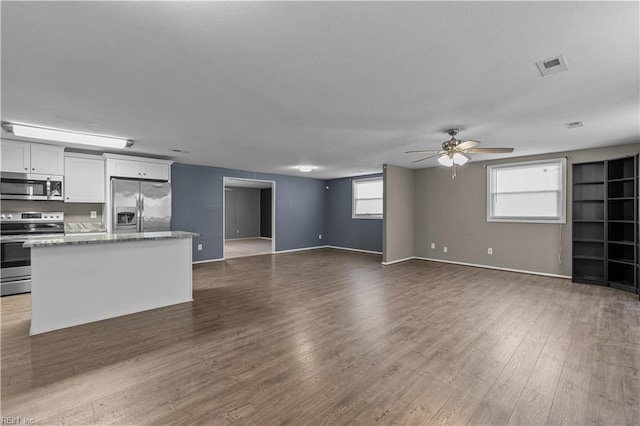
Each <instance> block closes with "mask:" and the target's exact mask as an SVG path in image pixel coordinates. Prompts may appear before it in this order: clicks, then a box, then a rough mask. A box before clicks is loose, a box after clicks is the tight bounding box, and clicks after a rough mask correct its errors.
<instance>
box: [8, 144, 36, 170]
mask: <svg viewBox="0 0 640 426" xmlns="http://www.w3.org/2000/svg"><path fill="white" fill-rule="evenodd" d="M30 169H31V144H30V143H27V142H15V141H5V140H3V141H2V171H3V172H13V173H29V172H30V171H31V170H30Z"/></svg>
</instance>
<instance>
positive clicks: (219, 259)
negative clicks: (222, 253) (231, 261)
mask: <svg viewBox="0 0 640 426" xmlns="http://www.w3.org/2000/svg"><path fill="white" fill-rule="evenodd" d="M223 260H224V259H223V258H222V257H219V258H217V259H207V260H196V261H193V262H191V264H192V265H196V264H198V263H211V262H221V261H223Z"/></svg>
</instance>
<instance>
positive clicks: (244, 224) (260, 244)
mask: <svg viewBox="0 0 640 426" xmlns="http://www.w3.org/2000/svg"><path fill="white" fill-rule="evenodd" d="M223 185H224V191H223V192H224V196H223V227H222V229H223V242H224V244H223V258H224V259H232V258H236V257H245V256H256V255H261V254H269V253H274V252H275V251H276V214H275V212H276V209H275V207H276V198H275V197H276V183H275V182H274V181H268V180H258V179H244V178H233V177H225V178H224V179H223Z"/></svg>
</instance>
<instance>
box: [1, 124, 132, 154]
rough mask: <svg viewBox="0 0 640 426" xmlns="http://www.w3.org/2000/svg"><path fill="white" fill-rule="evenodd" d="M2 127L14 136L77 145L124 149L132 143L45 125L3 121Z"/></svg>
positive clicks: (126, 140)
mask: <svg viewBox="0 0 640 426" xmlns="http://www.w3.org/2000/svg"><path fill="white" fill-rule="evenodd" d="M2 127H3V128H4V129H5V130H6V131H7V132H10V133H13V134H14V135H16V136H19V137H24V138H33V139H43V140H48V141H56V142H67V143H73V144H79V145H90V146H100V147H104V148H117V149H124V148H126V147H128V146H131V145H133V142H131V141H130V140H128V139H122V138H114V137H111V136H100V135H90V134H87V133H78V132H70V131H68V130H59V129H49V128H46V127H38V126H31V125H26V124H16V123H4V124H3V125H2Z"/></svg>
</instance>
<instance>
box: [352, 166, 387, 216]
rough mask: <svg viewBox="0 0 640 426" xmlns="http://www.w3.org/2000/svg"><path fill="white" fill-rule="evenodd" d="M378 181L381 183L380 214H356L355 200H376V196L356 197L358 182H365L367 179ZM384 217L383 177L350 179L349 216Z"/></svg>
mask: <svg viewBox="0 0 640 426" xmlns="http://www.w3.org/2000/svg"><path fill="white" fill-rule="evenodd" d="M378 180H379V181H380V182H381V183H382V197H381V198H380V199H381V200H382V210H383V211H382V214H356V200H357V199H358V200H377V199H378V198H357V199H356V193H357V191H356V185H357V184H358V183H359V182H367V181H378ZM383 217H384V177H383V176H378V177H370V178H362V179H352V180H351V218H352V219H382V218H383Z"/></svg>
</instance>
